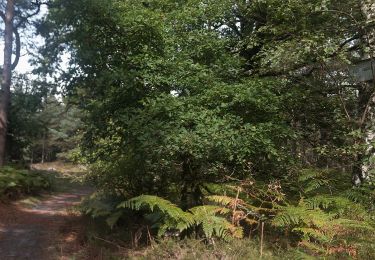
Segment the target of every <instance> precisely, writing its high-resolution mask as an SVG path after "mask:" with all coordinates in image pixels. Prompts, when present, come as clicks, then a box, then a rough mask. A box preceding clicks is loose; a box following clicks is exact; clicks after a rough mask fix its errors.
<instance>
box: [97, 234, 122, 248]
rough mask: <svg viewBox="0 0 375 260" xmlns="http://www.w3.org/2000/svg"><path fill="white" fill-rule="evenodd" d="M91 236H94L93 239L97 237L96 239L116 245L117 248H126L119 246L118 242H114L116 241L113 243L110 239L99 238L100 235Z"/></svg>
mask: <svg viewBox="0 0 375 260" xmlns="http://www.w3.org/2000/svg"><path fill="white" fill-rule="evenodd" d="M93 237H94V238H95V239H98V240H101V241H104V242H106V243H108V244H111V245H114V246H117V247H118V248H121V249H126V248H125V247H123V246H120V245H119V244H116V243H114V242H112V241H109V240H106V239H104V238H100V237H97V236H93Z"/></svg>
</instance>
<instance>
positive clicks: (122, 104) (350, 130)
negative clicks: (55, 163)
mask: <svg viewBox="0 0 375 260" xmlns="http://www.w3.org/2000/svg"><path fill="white" fill-rule="evenodd" d="M367 7H369V8H370V9H369V10H372V9H371V6H370V5H369V4H368V2H366V1H354V0H341V1H335V0H331V1H326V0H313V1H306V0H293V1H278V0H254V1H242V0H235V1H233V0H215V1H212V0H205V1H202V0H147V1H131V0H108V1H102V0H79V1H77V0H54V1H50V3H49V12H48V15H47V16H46V17H45V18H43V19H42V21H40V23H38V25H37V26H38V27H37V30H38V33H39V34H40V35H41V36H43V37H45V43H46V44H45V46H43V48H41V49H40V52H39V57H38V59H37V60H36V63H38V64H40V67H39V68H38V69H37V70H36V71H35V72H37V73H39V75H41V76H42V77H46V75H49V76H50V77H51V78H54V79H55V80H56V82H55V84H59V88H61V89H62V90H63V92H64V93H65V94H66V96H67V97H66V100H67V103H65V101H66V100H65V99H64V102H62V103H63V104H60V102H59V99H58V98H56V97H54V96H53V95H44V96H43V98H41V99H39V101H40V104H34V105H32V106H31V107H30V110H29V111H32V112H31V113H32V114H39V115H40V118H39V119H38V122H39V123H41V122H42V126H43V127H44V130H43V131H40V132H39V134H40V133H42V135H41V136H39V138H40V139H39V140H40V141H36V142H34V144H38V145H39V147H40V146H41V145H42V147H43V152H42V153H43V155H41V157H42V160H43V158H44V157H45V156H44V154H45V147H46V146H48V147H49V150H50V151H53V152H54V154H56V153H57V152H65V151H68V150H71V149H73V148H74V146H75V144H76V143H77V140H78V139H80V141H81V143H80V147H79V149H76V150H74V151H75V152H77V153H78V151H79V152H81V154H80V156H81V159H82V160H83V161H85V162H87V163H88V164H89V165H90V171H89V173H88V175H87V179H89V180H91V181H93V182H94V184H95V185H96V187H97V189H98V195H97V197H95V196H94V197H93V199H92V200H89V201H88V202H87V204H86V205H85V211H86V212H87V213H89V214H92V215H93V216H105V217H106V219H107V222H108V223H109V224H110V225H111V226H115V225H116V224H119V225H120V224H121V220H123V217H124V215H126V210H129V209H133V210H137V211H140V212H141V213H142V214H143V213H144V214H145V216H146V217H145V218H146V219H148V220H149V222H150V223H149V224H150V226H151V227H153V228H155V229H156V231H157V233H158V234H159V235H160V236H163V235H165V234H166V233H167V232H174V231H176V230H177V231H179V232H180V233H178V235H179V236H193V235H195V236H201V237H204V238H206V239H207V241H213V240H212V239H213V238H214V237H220V238H225V239H228V237H235V238H239V237H242V236H243V234H246V235H252V234H253V233H254V231H255V230H259V229H261V228H262V230H263V228H264V225H265V228H266V230H269V231H268V232H270V233H272V234H273V236H274V237H275V238H277V239H281V237H287V239H288V245H289V244H292V245H293V246H300V247H301V248H303V249H304V250H305V252H308V253H311V254H316V255H317V254H320V255H324V254H326V255H328V254H336V255H346V256H347V255H349V256H355V255H358V254H363V253H364V252H369V254H370V255H371V254H374V249H373V247H372V246H371V232H373V229H374V214H373V212H372V211H371V210H372V208H373V207H374V201H373V198H374V193H373V190H374V187H373V184H372V181H371V174H372V171H373V168H374V167H373V160H374V158H373V151H372V150H373V144H372V138H373V136H375V135H374V133H373V128H374V126H373V122H372V121H373V120H372V117H373V107H374V104H373V103H374V98H373V97H374V89H373V86H372V85H371V84H372V83H371V82H361V81H359V80H358V78H357V77H355V75H353V74H352V73H351V69H350V68H352V67H353V66H354V65H353V64H355V63H356V62H358V61H360V60H363V59H365V58H368V57H370V58H371V57H373V55H374V52H373V42H374V41H372V39H371V37H373V35H374V34H375V33H374V30H375V29H374V21H373V19H372V18H371V16H369V15H368V11H367V9H366V8H367ZM66 60H68V61H67V62H65V64H62V61H66ZM15 93H16V91H15ZM26 94H27V95H20V96H19V98H26V97H27V98H31V97H32V95H29V94H28V93H26ZM15 101H17V99H15ZM69 102H70V103H69ZM69 104H75V105H77V106H78V109H79V111H82V112H79V111H78V110H77V111H75V112H74V110H73V112H72V113H71V114H66V117H63V118H61V115H62V114H64V113H63V110H64V109H65V107H67V106H69ZM18 106H19V105H17V103H15V107H16V108H17V107H18ZM36 112H37V113H36ZM16 114H17V115H19V116H20V118H21V120H19V121H16V120H15V121H14V124H21V123H25V122H26V121H25V120H22V113H19V112H17V113H16ZM81 116H82V126H81V125H80V122H78V120H77V121H76V120H75V119H74V118H77V117H81ZM56 119H57V120H56ZM30 124H32V122H31V121H30ZM46 126H47V127H46ZM22 128H24V127H22ZM15 129H16V128H15ZM78 130H82V132H80V135H78V136H75V133H77V131H78ZM30 134H31V132H30ZM81 134H82V136H81ZM17 135H18V136H22V134H21V133H20V134H17ZM47 139H48V142H46V140H47ZM18 140H21V139H18ZM28 140H30V139H28ZM67 141H68V142H67ZM29 147H32V146H31V145H29ZM39 149H40V148H39ZM77 153H75V155H77ZM51 157H54V156H51ZM352 181H354V183H355V184H356V185H357V187H353V185H352ZM124 208H126V210H125V209H124ZM149 211H151V213H152V214H151V215H150V214H149V213H150V212H149ZM354 213H355V214H354ZM262 234H263V232H262Z"/></svg>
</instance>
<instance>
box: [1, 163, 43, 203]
mask: <svg viewBox="0 0 375 260" xmlns="http://www.w3.org/2000/svg"><path fill="white" fill-rule="evenodd" d="M49 187H50V182H49V181H48V179H47V178H46V177H45V176H43V175H41V174H40V173H38V172H32V171H28V170H18V169H15V168H12V167H3V168H1V169H0V198H3V199H4V198H15V197H18V196H20V195H22V194H35V193H37V192H39V191H41V190H46V189H48V188H49Z"/></svg>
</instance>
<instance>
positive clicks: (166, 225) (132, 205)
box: [117, 195, 195, 234]
mask: <svg viewBox="0 0 375 260" xmlns="http://www.w3.org/2000/svg"><path fill="white" fill-rule="evenodd" d="M117 208H129V209H132V210H149V211H151V212H155V211H159V212H161V213H163V214H162V220H161V221H162V223H161V225H160V227H161V228H160V230H161V232H160V230H159V233H160V234H163V232H164V231H167V230H168V229H177V230H179V231H183V230H186V229H188V228H190V227H192V226H194V224H195V220H194V216H193V215H192V214H191V213H189V212H185V211H183V210H182V209H181V208H179V207H177V206H176V205H175V204H173V203H172V202H170V201H168V200H165V199H163V198H160V197H157V196H151V195H141V196H138V197H135V198H132V199H130V200H127V201H124V202H122V203H120V204H119V205H118V206H117Z"/></svg>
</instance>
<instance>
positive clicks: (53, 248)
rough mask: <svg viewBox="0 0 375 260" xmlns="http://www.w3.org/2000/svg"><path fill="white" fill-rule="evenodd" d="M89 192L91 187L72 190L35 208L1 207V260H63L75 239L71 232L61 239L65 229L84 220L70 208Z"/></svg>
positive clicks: (53, 196)
mask: <svg viewBox="0 0 375 260" xmlns="http://www.w3.org/2000/svg"><path fill="white" fill-rule="evenodd" d="M90 193H91V190H90V189H89V188H84V187H75V188H71V189H69V190H67V191H65V192H62V193H58V194H54V195H49V196H46V197H45V198H44V199H42V201H41V203H39V204H38V205H36V206H34V207H32V208H27V207H24V206H22V205H19V204H17V203H15V204H12V205H2V204H0V259H1V260H8V259H17V260H18V259H30V260H31V259H32V260H44V259H64V257H63V255H64V252H63V251H64V247H65V246H66V247H68V246H69V245H68V244H69V243H70V242H74V240H75V239H76V238H75V237H74V236H75V233H74V230H70V231H68V232H67V233H66V234H65V235H66V236H65V238H64V239H62V236H61V232H62V229H64V227H65V226H66V225H67V224H68V223H71V222H74V221H75V220H77V221H79V219H81V216H79V215H77V214H73V213H72V211H71V208H72V206H74V205H76V204H77V203H79V202H80V201H81V198H82V197H83V196H86V195H88V194H90ZM65 228H66V227H65ZM68 228H69V227H68ZM64 240H65V241H64Z"/></svg>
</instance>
